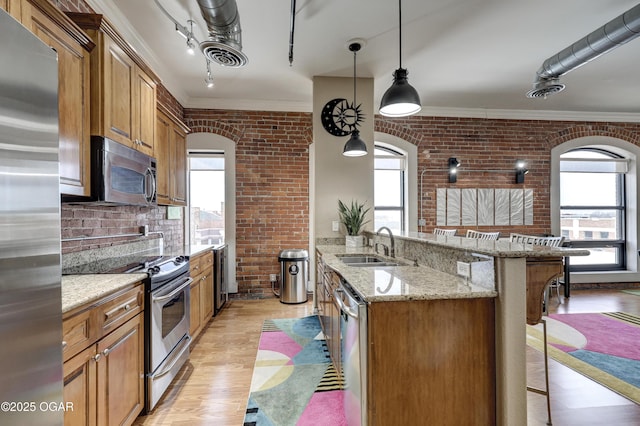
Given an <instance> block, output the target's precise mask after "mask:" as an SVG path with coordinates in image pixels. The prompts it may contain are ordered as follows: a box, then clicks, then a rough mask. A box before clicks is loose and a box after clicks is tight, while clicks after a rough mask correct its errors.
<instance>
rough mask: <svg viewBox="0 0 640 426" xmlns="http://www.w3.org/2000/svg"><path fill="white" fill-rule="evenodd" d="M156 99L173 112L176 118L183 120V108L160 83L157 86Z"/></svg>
mask: <svg viewBox="0 0 640 426" xmlns="http://www.w3.org/2000/svg"><path fill="white" fill-rule="evenodd" d="M156 92H157V93H156V94H157V99H158V103H159V104H162V105H163V106H165V107H166V108H167V109H168V110H169V112H171V113H173V115H175V116H176V117H177V118H179V119H180V120H182V121H184V108H183V107H182V105H181V104H180V102H178V100H177V99H176V98H175V97H173V95H172V94H171V93H169V91H168V90H167V88H166V87H164V86H163V85H162V84H158V88H157V91H156Z"/></svg>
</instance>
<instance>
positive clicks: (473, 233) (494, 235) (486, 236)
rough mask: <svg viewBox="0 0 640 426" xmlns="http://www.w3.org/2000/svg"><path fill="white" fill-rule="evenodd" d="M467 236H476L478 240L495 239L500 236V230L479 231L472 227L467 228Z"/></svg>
mask: <svg viewBox="0 0 640 426" xmlns="http://www.w3.org/2000/svg"><path fill="white" fill-rule="evenodd" d="M466 237H467V238H476V239H478V240H497V239H498V238H500V232H480V231H475V230H473V229H467V235H466Z"/></svg>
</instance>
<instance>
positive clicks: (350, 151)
mask: <svg viewBox="0 0 640 426" xmlns="http://www.w3.org/2000/svg"><path fill="white" fill-rule="evenodd" d="M361 47H362V45H361V44H360V43H357V42H355V43H351V44H349V51H351V52H353V108H354V109H355V110H356V111H357V110H358V104H357V103H356V53H357V52H358V51H359V50H360V48H361ZM342 155H344V156H345V157H361V156H363V155H367V144H366V143H365V142H364V141H363V140H362V139H360V131H358V129H356V128H355V126H354V129H353V130H352V131H351V137H350V138H349V140H348V141H347V143H346V144H345V145H344V150H343V151H342Z"/></svg>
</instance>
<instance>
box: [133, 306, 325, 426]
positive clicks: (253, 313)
mask: <svg viewBox="0 0 640 426" xmlns="http://www.w3.org/2000/svg"><path fill="white" fill-rule="evenodd" d="M312 314H313V305H312V303H311V297H309V301H308V302H307V303H302V304H284V303H280V301H279V300H278V299H266V300H246V301H244V300H242V301H239V300H238V301H230V302H228V304H227V306H226V307H225V308H224V309H223V310H222V312H221V313H220V314H219V315H218V316H216V317H215V318H214V319H213V321H211V322H209V326H208V327H207V329H206V330H203V332H202V333H201V334H200V336H199V337H198V340H197V341H196V342H195V348H194V349H193V351H192V352H191V356H190V359H189V363H188V364H187V365H185V367H183V369H182V371H181V375H180V376H179V377H177V378H176V380H175V381H174V382H173V384H172V386H171V387H170V388H169V389H168V390H167V393H166V394H165V396H164V397H163V399H162V400H161V401H160V402H159V404H158V405H157V406H156V408H155V409H154V410H153V412H152V413H151V414H150V415H147V416H141V417H139V418H138V419H137V420H136V422H135V423H134V424H135V425H153V426H169V425H171V426H178V425H185V426H199V425H207V426H211V425H215V426H227V425H229V426H231V425H232V426H240V425H242V422H243V420H244V414H245V409H246V404H247V398H248V397H249V387H250V385H251V376H252V374H253V365H254V362H255V358H256V353H257V351H258V340H259V339H260V333H261V331H262V323H263V322H264V320H266V319H274V318H300V317H304V316H307V315H312Z"/></svg>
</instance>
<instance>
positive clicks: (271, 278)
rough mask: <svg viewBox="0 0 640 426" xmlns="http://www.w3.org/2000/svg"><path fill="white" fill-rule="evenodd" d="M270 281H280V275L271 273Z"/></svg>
mask: <svg viewBox="0 0 640 426" xmlns="http://www.w3.org/2000/svg"><path fill="white" fill-rule="evenodd" d="M269 281H271V282H276V281H278V276H277V275H276V274H269Z"/></svg>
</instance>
